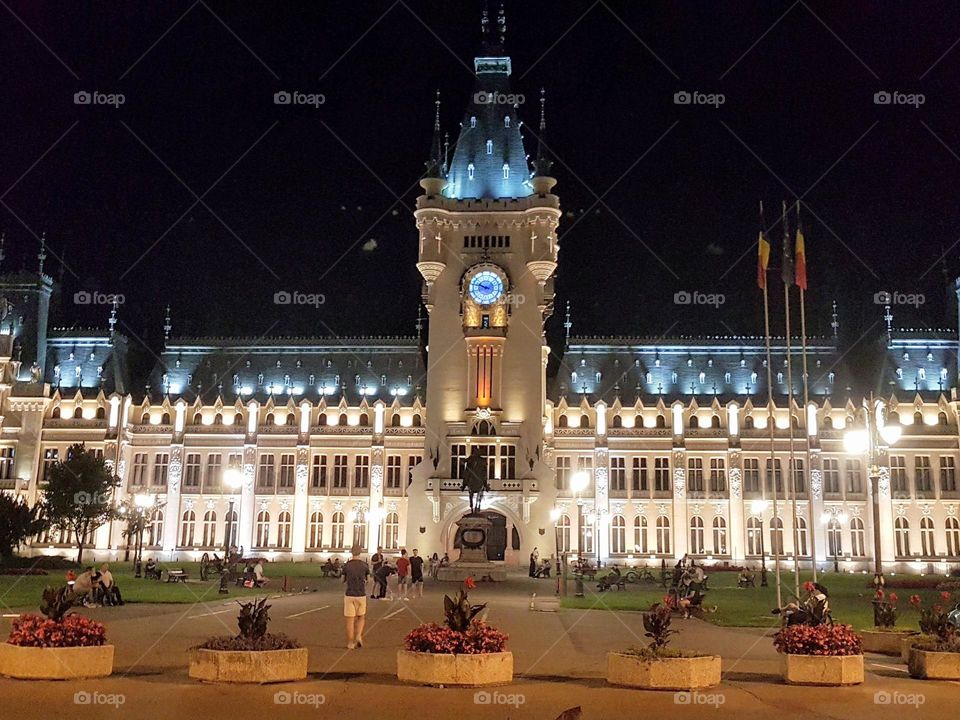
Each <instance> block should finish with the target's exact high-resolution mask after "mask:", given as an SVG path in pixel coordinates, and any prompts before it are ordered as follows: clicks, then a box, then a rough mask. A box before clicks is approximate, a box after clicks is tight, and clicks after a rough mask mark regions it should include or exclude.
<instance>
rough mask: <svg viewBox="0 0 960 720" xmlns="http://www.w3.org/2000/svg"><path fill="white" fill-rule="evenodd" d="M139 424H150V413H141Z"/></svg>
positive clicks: (147, 411)
mask: <svg viewBox="0 0 960 720" xmlns="http://www.w3.org/2000/svg"><path fill="white" fill-rule="evenodd" d="M140 424H141V425H149V424H150V411H149V410H145V411H144V413H143V415H141V416H140Z"/></svg>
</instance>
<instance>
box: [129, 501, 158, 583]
mask: <svg viewBox="0 0 960 720" xmlns="http://www.w3.org/2000/svg"><path fill="white" fill-rule="evenodd" d="M155 503H156V497H154V496H153V495H150V494H149V493H137V494H136V495H135V496H134V497H133V504H134V505H135V506H136V508H137V515H136V523H137V545H136V548H135V550H134V555H133V567H134V570H135V572H134V576H135V577H140V566H141V563H142V562H143V531H144V530H145V529H146V526H147V510H148V509H149V508H152V507H153V506H154V504H155Z"/></svg>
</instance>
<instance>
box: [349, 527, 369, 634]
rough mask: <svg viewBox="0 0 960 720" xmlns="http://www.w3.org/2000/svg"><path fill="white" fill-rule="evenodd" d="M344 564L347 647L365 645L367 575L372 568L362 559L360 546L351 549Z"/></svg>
mask: <svg viewBox="0 0 960 720" xmlns="http://www.w3.org/2000/svg"><path fill="white" fill-rule="evenodd" d="M350 555H351V557H350V559H349V560H348V561H347V562H346V564H344V566H343V582H344V585H345V586H346V588H345V589H344V592H343V617H344V618H345V620H346V623H347V649H348V650H353V649H354V648H357V647H363V624H364V622H365V621H366V616H367V576H368V575H369V574H370V568H369V567H367V563H365V562H364V561H363V560H361V559H360V548H359V547H358V546H354V547H353V548H352V549H351V550H350Z"/></svg>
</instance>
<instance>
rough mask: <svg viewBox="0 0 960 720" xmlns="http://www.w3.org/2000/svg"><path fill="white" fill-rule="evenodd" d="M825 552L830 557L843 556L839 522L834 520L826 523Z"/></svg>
mask: <svg viewBox="0 0 960 720" xmlns="http://www.w3.org/2000/svg"><path fill="white" fill-rule="evenodd" d="M827 550H828V552H829V553H830V556H831V557H835V558H836V557H840V556H841V555H843V534H842V530H841V529H840V521H839V520H837V519H836V518H833V519H831V520H830V522H829V523H827Z"/></svg>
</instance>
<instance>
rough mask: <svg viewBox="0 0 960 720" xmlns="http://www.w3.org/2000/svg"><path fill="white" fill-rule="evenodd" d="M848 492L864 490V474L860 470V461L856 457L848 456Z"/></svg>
mask: <svg viewBox="0 0 960 720" xmlns="http://www.w3.org/2000/svg"><path fill="white" fill-rule="evenodd" d="M846 469H847V492H848V493H852V494H855V495H856V494H859V493H862V492H863V474H862V473H861V471H860V461H859V460H857V459H856V458H847V465H846Z"/></svg>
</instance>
